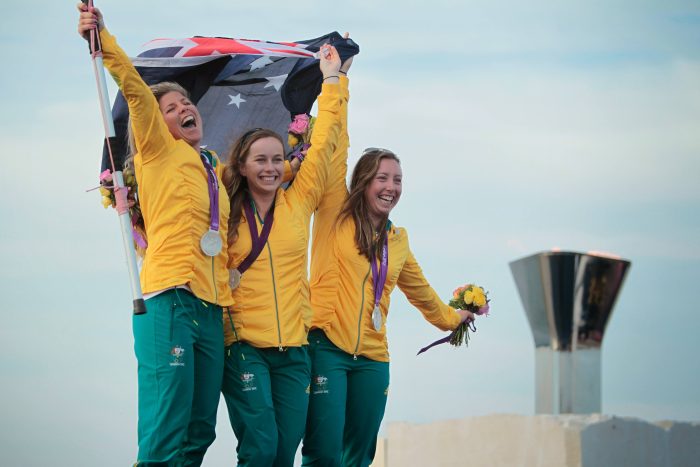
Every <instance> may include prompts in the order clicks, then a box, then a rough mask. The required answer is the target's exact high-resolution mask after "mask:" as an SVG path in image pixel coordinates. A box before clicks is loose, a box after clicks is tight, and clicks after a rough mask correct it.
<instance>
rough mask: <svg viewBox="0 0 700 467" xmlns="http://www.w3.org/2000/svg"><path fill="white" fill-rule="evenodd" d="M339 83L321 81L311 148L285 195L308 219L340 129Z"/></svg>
mask: <svg viewBox="0 0 700 467" xmlns="http://www.w3.org/2000/svg"><path fill="white" fill-rule="evenodd" d="M339 115H340V86H339V85H338V84H324V85H323V87H322V89H321V95H320V96H319V98H318V117H317V118H316V123H315V124H314V128H313V132H312V134H311V147H310V148H309V151H308V153H307V155H306V158H305V159H304V163H303V164H301V167H300V168H299V172H298V173H297V175H296V177H295V179H294V183H293V184H292V186H291V187H290V188H289V190H287V196H289V197H292V198H293V199H294V201H293V202H294V203H296V205H298V206H300V207H301V208H302V209H303V210H304V212H305V213H306V215H307V216H308V217H309V218H310V217H311V214H312V213H313V212H314V211H315V210H316V208H317V207H318V204H319V203H320V202H321V197H322V196H323V193H324V191H325V189H326V182H327V180H328V166H329V163H330V158H331V154H332V153H333V151H334V150H335V147H336V145H337V143H338V134H339V132H340V118H339Z"/></svg>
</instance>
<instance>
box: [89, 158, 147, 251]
mask: <svg viewBox="0 0 700 467" xmlns="http://www.w3.org/2000/svg"><path fill="white" fill-rule="evenodd" d="M123 174H124V185H125V186H126V189H127V195H126V200H127V204H128V206H129V217H130V218H131V226H132V228H133V232H134V245H135V247H136V252H137V253H138V255H139V256H141V257H143V255H144V254H145V252H146V248H147V247H148V242H147V241H146V225H145V223H144V221H143V214H142V213H141V205H140V204H139V196H138V184H137V183H136V176H135V174H134V170H133V169H128V168H127V169H124V172H123ZM100 194H102V206H104V208H105V209H107V208H108V207H112V208H115V209H116V207H117V199H116V197H115V195H114V180H113V179H112V172H111V171H110V170H109V169H107V170H105V171H104V172H102V173H101V174H100Z"/></svg>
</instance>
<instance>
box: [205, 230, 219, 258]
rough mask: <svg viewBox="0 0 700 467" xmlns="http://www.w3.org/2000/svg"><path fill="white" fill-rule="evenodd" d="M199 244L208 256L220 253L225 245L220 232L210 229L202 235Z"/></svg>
mask: <svg viewBox="0 0 700 467" xmlns="http://www.w3.org/2000/svg"><path fill="white" fill-rule="evenodd" d="M199 246H200V247H201V248H202V251H203V252H204V254H205V255H207V256H216V255H218V254H219V253H220V252H221V247H222V246H223V242H222V241H221V236H220V235H219V232H218V231H216V230H212V229H209V231H208V232H207V233H205V234H204V235H202V239H201V240H200V241H199Z"/></svg>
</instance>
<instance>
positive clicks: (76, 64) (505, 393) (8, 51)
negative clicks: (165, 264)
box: [0, 0, 700, 466]
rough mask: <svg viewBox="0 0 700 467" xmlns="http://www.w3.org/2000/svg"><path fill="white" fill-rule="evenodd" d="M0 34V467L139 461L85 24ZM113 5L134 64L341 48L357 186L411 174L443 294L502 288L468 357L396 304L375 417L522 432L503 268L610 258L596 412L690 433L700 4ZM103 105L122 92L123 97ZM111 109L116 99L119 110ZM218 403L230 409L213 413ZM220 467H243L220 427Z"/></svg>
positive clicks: (416, 210) (411, 212)
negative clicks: (165, 45) (487, 419)
mask: <svg viewBox="0 0 700 467" xmlns="http://www.w3.org/2000/svg"><path fill="white" fill-rule="evenodd" d="M47 3H49V4H48V5H45V6H41V7H38V8H37V7H36V6H33V5H30V4H23V3H18V4H8V5H6V6H4V7H3V15H2V19H0V25H1V28H0V51H2V57H3V62H4V67H3V73H1V74H0V89H1V90H2V99H3V102H4V104H5V108H6V110H5V111H4V112H3V113H2V115H1V116H0V136H1V138H2V141H3V142H4V145H5V147H4V150H3V151H2V156H0V157H2V167H3V170H2V171H0V187H2V188H1V189H2V196H1V197H0V215H1V218H2V219H3V224H2V225H3V228H2V229H1V230H0V236H1V237H0V238H1V239H2V242H0V252H2V262H1V263H0V291H2V293H1V294H0V310H1V312H2V316H3V322H4V323H3V326H2V327H0V370H1V371H2V375H3V381H4V384H3V385H2V389H0V418H2V420H3V423H2V427H1V428H0V463H2V464H3V465H5V464H7V465H25V466H41V465H68V464H69V463H70V464H71V465H105V466H110V465H115V466H116V465H127V464H128V462H130V461H133V459H134V456H135V450H136V446H135V445H136V425H135V423H136V399H135V396H136V365H135V359H134V357H133V350H132V344H133V342H132V335H131V317H130V310H129V307H130V298H129V289H128V283H127V280H126V273H125V266H124V264H123V259H122V252H121V239H120V237H119V231H118V222H117V218H116V216H114V215H113V212H111V211H105V210H103V209H102V207H101V205H100V200H99V195H98V194H97V193H95V192H92V193H85V189H86V188H89V187H92V186H94V185H95V184H96V179H97V175H98V168H99V167H98V166H99V160H98V159H99V151H100V147H101V140H102V129H101V123H100V119H99V113H98V107H97V100H96V91H95V86H94V82H93V77H92V70H91V64H90V59H89V56H88V54H87V49H86V45H85V43H84V42H82V41H81V40H80V39H79V38H78V37H77V34H76V32H75V30H76V26H75V24H76V13H75V10H74V7H73V6H72V5H70V4H68V5H61V4H59V3H58V2H47ZM238 3H239V2H223V1H207V2H183V1H167V2H166V1H161V0H156V1H153V2H149V3H148V10H146V9H145V8H144V4H143V3H137V2H133V1H130V0H128V1H121V2H110V1H104V2H102V3H101V4H99V5H98V6H100V7H101V8H102V9H103V11H104V12H105V16H106V19H107V24H108V26H109V27H110V29H111V31H112V32H113V33H114V34H116V35H117V37H118V39H119V41H120V43H121V45H122V46H123V47H124V48H125V49H126V50H127V51H128V52H130V53H135V52H136V51H137V50H138V48H139V46H140V44H142V43H144V42H146V41H147V40H149V39H151V38H154V37H185V36H189V35H196V34H199V35H221V36H230V37H249V38H260V39H269V40H294V39H305V38H310V37H316V36H319V35H322V34H324V33H327V32H330V31H331V30H338V31H340V32H341V33H342V32H344V31H346V30H347V31H350V32H351V33H352V36H353V37H354V38H355V39H356V41H357V42H358V43H359V44H360V46H361V54H360V55H359V57H358V58H357V59H356V60H355V63H354V65H353V69H352V71H351V80H352V83H351V93H352V100H351V104H350V126H349V129H350V134H351V142H352V148H351V165H352V164H353V163H354V161H355V160H356V159H357V156H358V155H359V153H360V152H361V150H362V148H364V147H367V146H381V147H387V148H391V149H393V150H395V151H396V152H397V153H398V154H399V155H400V156H401V158H402V165H403V170H404V193H403V196H402V199H401V202H400V203H399V205H398V207H397V208H396V210H395V211H394V213H393V215H392V218H393V220H394V222H395V223H397V224H398V225H400V226H404V227H406V228H407V229H408V232H409V235H410V239H411V246H412V249H413V251H414V253H415V255H416V257H417V258H418V260H419V262H420V263H421V265H422V266H423V269H424V271H425V273H426V276H427V277H428V278H429V280H430V281H431V283H432V284H433V286H434V287H435V288H436V290H437V291H438V292H439V293H440V294H441V295H443V296H445V298H448V296H449V293H450V292H451V290H452V289H453V288H454V287H455V286H456V285H459V284H461V283H464V282H466V281H477V282H479V283H481V284H484V285H485V286H486V287H487V288H488V289H489V290H490V292H491V297H492V300H493V302H492V314H491V316H489V317H488V318H485V319H482V320H480V321H479V330H478V332H477V334H476V335H475V336H474V339H473V340H472V344H471V346H470V347H469V349H468V350H467V349H459V350H453V349H451V348H440V349H436V350H432V351H431V352H429V353H428V354H425V355H422V356H421V357H415V351H416V350H417V349H418V348H420V347H421V346H422V345H424V344H425V343H427V342H429V341H431V340H433V339H436V338H438V337H440V336H441V335H442V334H441V333H440V332H439V331H437V330H436V329H434V328H432V327H430V325H429V324H427V323H426V322H425V321H423V320H422V318H421V317H420V314H419V313H418V312H417V311H416V310H415V309H413V308H412V307H411V306H410V305H409V304H408V303H407V301H406V300H405V299H404V298H403V296H402V295H401V293H400V292H398V291H397V292H396V293H395V295H394V297H393V302H392V308H391V313H390V318H389V323H388V326H389V339H390V350H391V354H392V359H393V360H392V367H391V368H392V370H391V371H392V373H391V378H392V386H391V391H390V399H389V405H388V407H387V414H386V417H385V421H386V422H391V421H404V420H405V421H415V422H425V421H431V420H439V419H445V418H455V417H466V416H475V415H485V414H491V413H519V414H532V413H533V411H534V381H533V375H534V358H533V355H534V352H533V343H532V337H531V335H530V330H529V327H528V324H527V320H526V318H525V314H524V312H523V310H522V307H521V305H520V302H519V298H518V296H517V291H516V289H515V285H514V282H513V280H512V278H511V276H510V271H509V269H508V263H509V262H510V261H512V260H514V259H517V258H520V257H523V256H527V255H529V254H532V253H536V252H539V251H543V250H547V249H550V248H552V247H560V248H562V249H564V250H574V251H589V250H601V251H609V252H614V253H616V254H619V255H621V256H622V257H624V258H626V259H629V260H630V261H631V262H632V267H631V269H630V271H629V274H628V276H627V280H626V283H625V285H624V287H623V290H622V293H621V295H620V297H619V300H618V303H617V306H616V308H615V310H614V313H613V315H612V318H611V320H610V322H609V325H608V329H607V334H606V336H605V341H604V346H603V383H602V387H603V412H604V413H607V414H613V415H620V416H632V417H639V418H642V419H646V420H662V419H673V420H695V421H698V420H700V399H698V397H697V393H698V388H699V387H700V363H699V361H698V358H697V355H698V354H700V339H698V338H697V335H698V333H700V306H698V301H697V284H696V283H697V280H698V278H699V277H700V240H699V239H700V183H698V175H699V174H700V136H699V135H700V85H699V83H700V5H698V3H697V2H689V1H688V2H681V1H666V2H652V1H635V2H632V1H612V2H610V1H606V2H603V1H595V2H590V1H587V2H582V1H581V2H573V1H572V2H552V1H550V2H545V1H533V2H528V3H527V4H525V3H522V2H516V1H501V2H487V1H468V2H457V1H446V0H436V1H432V2H411V1H404V2H398V1H388V2H370V1H367V2H346V3H345V4H341V5H331V4H328V3H323V2H315V1H297V2H293V3H292V2H285V3H282V2H280V3H277V2H274V1H271V2H268V3H267V4H266V5H265V6H257V7H253V6H252V4H251V5H249V6H243V7H241V6H240V5H238ZM112 90H114V87H113V86H112ZM112 95H114V94H112ZM222 408H223V407H222ZM218 431H219V438H218V440H217V441H216V443H215V444H214V446H213V447H212V449H211V451H210V453H209V454H208V457H207V460H208V463H206V464H205V465H230V463H231V459H232V456H233V447H234V438H233V436H232V434H231V430H230V427H229V426H228V422H227V420H226V416H225V412H224V411H223V410H222V411H221V412H220V424H219V427H218Z"/></svg>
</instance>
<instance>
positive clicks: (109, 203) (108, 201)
mask: <svg viewBox="0 0 700 467" xmlns="http://www.w3.org/2000/svg"><path fill="white" fill-rule="evenodd" d="M102 206H104V207H105V209H107V208H108V207H110V206H112V200H111V199H110V198H109V197H108V196H103V197H102Z"/></svg>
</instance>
